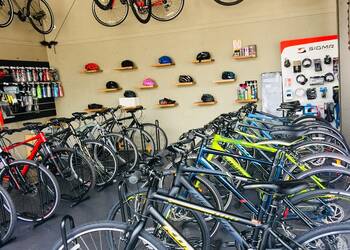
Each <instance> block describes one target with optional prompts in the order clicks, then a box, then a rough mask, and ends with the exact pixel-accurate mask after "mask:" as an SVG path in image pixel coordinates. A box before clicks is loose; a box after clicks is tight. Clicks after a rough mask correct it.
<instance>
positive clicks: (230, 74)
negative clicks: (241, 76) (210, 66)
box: [221, 71, 236, 80]
mask: <svg viewBox="0 0 350 250" xmlns="http://www.w3.org/2000/svg"><path fill="white" fill-rule="evenodd" d="M221 78H222V79H223V80H229V79H232V80H234V79H236V75H235V73H233V72H232V71H224V72H222V76H221Z"/></svg>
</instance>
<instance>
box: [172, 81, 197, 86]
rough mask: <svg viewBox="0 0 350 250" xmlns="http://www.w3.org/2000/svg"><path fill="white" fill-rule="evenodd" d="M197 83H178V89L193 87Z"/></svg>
mask: <svg viewBox="0 0 350 250" xmlns="http://www.w3.org/2000/svg"><path fill="white" fill-rule="evenodd" d="M195 84H196V83H195V82H178V83H176V86H178V87H186V86H192V85H195Z"/></svg>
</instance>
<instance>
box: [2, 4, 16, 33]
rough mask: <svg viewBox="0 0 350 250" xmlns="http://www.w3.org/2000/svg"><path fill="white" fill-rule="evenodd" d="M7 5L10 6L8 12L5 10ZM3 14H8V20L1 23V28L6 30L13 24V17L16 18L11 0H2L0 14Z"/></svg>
mask: <svg viewBox="0 0 350 250" xmlns="http://www.w3.org/2000/svg"><path fill="white" fill-rule="evenodd" d="M6 3H7V4H8V10H6V9H5V8H4V6H5V4H6ZM1 12H4V13H7V14H8V19H7V20H5V21H3V22H0V28H5V27H7V26H9V25H10V24H11V23H12V21H13V17H14V12H13V4H12V1H11V0H1V1H0V14H1ZM5 15H6V14H5ZM0 16H1V15H0Z"/></svg>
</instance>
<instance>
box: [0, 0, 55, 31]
mask: <svg viewBox="0 0 350 250" xmlns="http://www.w3.org/2000/svg"><path fill="white" fill-rule="evenodd" d="M16 10H17V11H16ZM15 15H16V16H17V17H18V19H19V20H20V21H21V22H25V21H27V20H29V22H30V23H31V25H32V26H33V28H34V29H35V30H36V31H38V32H39V33H41V34H49V33H50V32H51V31H52V30H53V29H54V27H55V26H54V15H53V12H52V10H51V7H50V5H49V4H48V3H47V2H46V1H45V0H27V4H26V6H24V7H23V6H21V5H20V4H19V3H18V2H17V0H0V28H4V27H7V26H9V25H10V24H11V23H12V21H13V17H14V16H15Z"/></svg>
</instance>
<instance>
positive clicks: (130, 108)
mask: <svg viewBox="0 0 350 250" xmlns="http://www.w3.org/2000/svg"><path fill="white" fill-rule="evenodd" d="M141 107H142V105H138V106H136V107H122V108H121V110H122V111H125V112H127V111H130V110H134V109H139V108H141Z"/></svg>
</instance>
